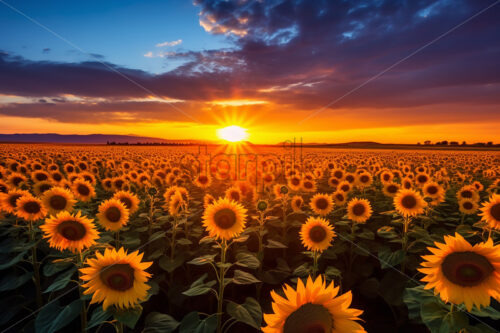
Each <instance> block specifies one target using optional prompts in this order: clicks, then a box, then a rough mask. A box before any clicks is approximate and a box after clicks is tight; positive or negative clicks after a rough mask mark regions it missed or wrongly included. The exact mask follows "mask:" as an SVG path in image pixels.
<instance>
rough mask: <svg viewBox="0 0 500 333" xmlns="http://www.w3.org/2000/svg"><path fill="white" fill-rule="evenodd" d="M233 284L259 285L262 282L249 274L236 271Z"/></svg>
mask: <svg viewBox="0 0 500 333" xmlns="http://www.w3.org/2000/svg"><path fill="white" fill-rule="evenodd" d="M233 282H234V283H236V284H252V283H259V282H260V280H259V279H257V278H256V277H255V276H253V275H252V274H250V273H248V272H244V271H240V270H239V269H236V270H235V271H234V277H233Z"/></svg>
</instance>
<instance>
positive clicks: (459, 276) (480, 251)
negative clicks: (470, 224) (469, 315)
mask: <svg viewBox="0 0 500 333" xmlns="http://www.w3.org/2000/svg"><path fill="white" fill-rule="evenodd" d="M444 241H445V242H444V243H437V242H436V243H435V244H436V247H428V248H427V249H428V250H429V251H431V252H432V253H433V254H432V255H426V256H422V258H423V259H424V260H425V261H424V262H422V268H420V269H418V270H419V271H420V272H421V273H423V274H425V277H423V278H422V281H424V282H427V284H426V286H425V289H432V288H434V294H436V295H437V294H439V296H440V297H441V299H442V300H443V301H444V302H451V303H453V304H462V303H464V304H465V307H466V308H467V310H468V311H471V310H472V307H473V306H474V305H475V306H476V307H477V308H480V307H481V306H488V305H489V304H490V297H493V298H495V299H496V300H500V247H499V246H498V245H497V246H494V245H493V240H492V239H491V238H489V239H488V241H486V242H483V243H479V244H476V245H474V246H472V245H471V244H469V242H467V241H466V240H465V239H464V238H463V237H462V236H460V235H459V234H458V233H456V234H455V237H453V236H444Z"/></svg>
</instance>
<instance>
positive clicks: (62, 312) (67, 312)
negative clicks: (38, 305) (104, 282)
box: [35, 299, 82, 333]
mask: <svg viewBox="0 0 500 333" xmlns="http://www.w3.org/2000/svg"><path fill="white" fill-rule="evenodd" d="M81 309H82V301H81V300H80V299H77V300H75V301H73V302H71V303H70V304H68V305H66V306H63V307H60V306H59V302H58V301H52V302H49V303H47V304H45V306H44V307H42V309H41V311H40V312H39V313H38V315H37V317H36V319H35V331H36V332H43V333H53V332H56V331H58V330H60V329H61V328H63V327H65V326H66V325H68V324H69V323H71V322H72V321H73V320H74V319H75V318H76V317H78V315H79V314H80V311H81Z"/></svg>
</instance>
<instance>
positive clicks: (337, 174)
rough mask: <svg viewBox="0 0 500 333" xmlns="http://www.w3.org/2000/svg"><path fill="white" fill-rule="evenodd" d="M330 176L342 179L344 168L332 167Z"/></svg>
mask: <svg viewBox="0 0 500 333" xmlns="http://www.w3.org/2000/svg"><path fill="white" fill-rule="evenodd" d="M331 175H332V177H335V178H337V179H338V180H339V181H342V180H344V170H342V169H334V170H333V171H332V173H331Z"/></svg>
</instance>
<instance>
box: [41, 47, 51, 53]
mask: <svg viewBox="0 0 500 333" xmlns="http://www.w3.org/2000/svg"><path fill="white" fill-rule="evenodd" d="M50 51H51V49H50V48H49V47H46V48H44V49H42V53H45V54H47V53H50Z"/></svg>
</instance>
